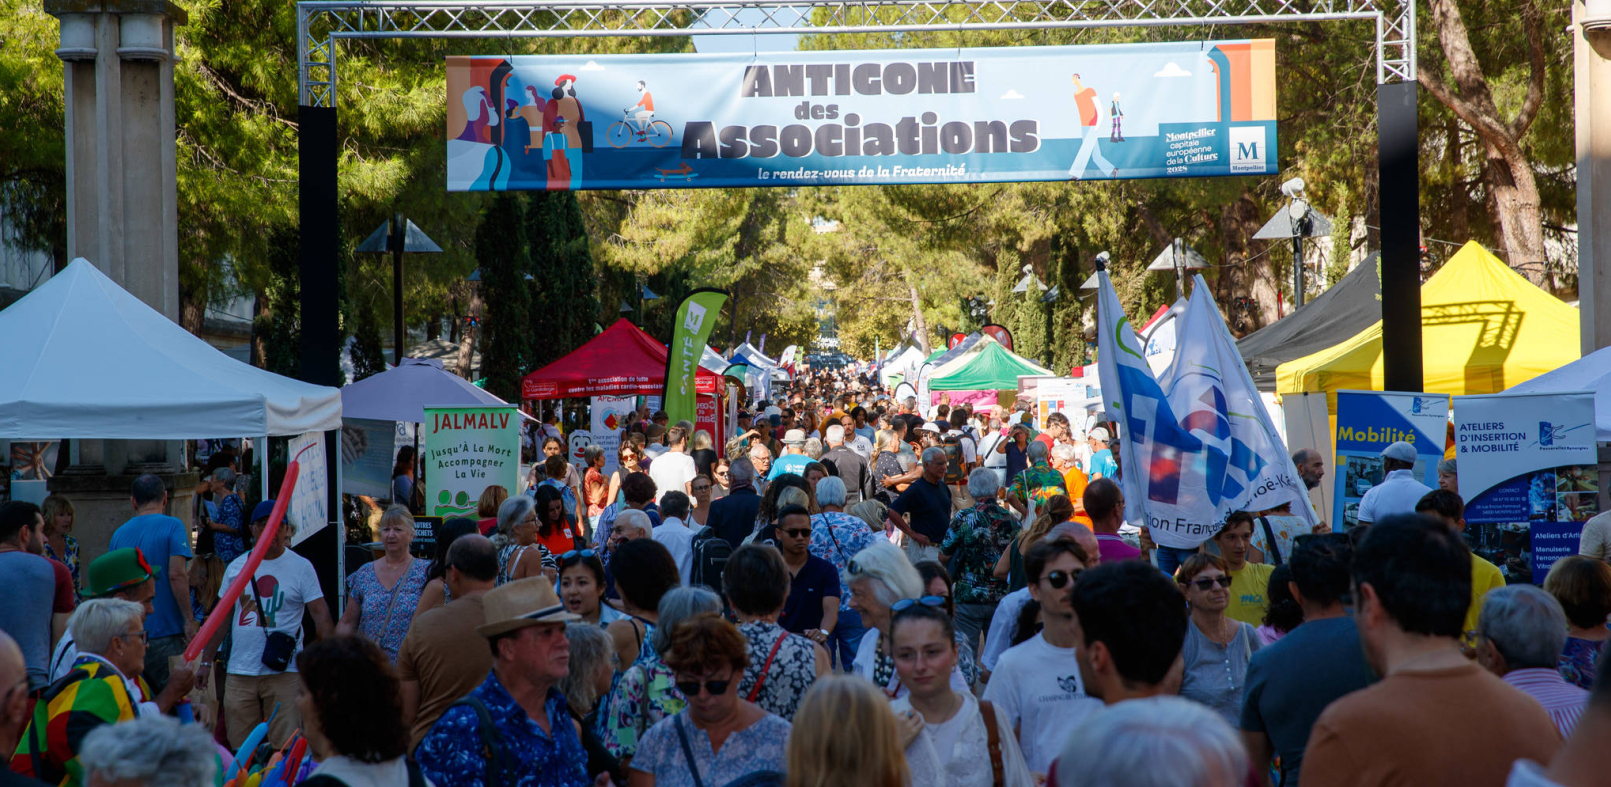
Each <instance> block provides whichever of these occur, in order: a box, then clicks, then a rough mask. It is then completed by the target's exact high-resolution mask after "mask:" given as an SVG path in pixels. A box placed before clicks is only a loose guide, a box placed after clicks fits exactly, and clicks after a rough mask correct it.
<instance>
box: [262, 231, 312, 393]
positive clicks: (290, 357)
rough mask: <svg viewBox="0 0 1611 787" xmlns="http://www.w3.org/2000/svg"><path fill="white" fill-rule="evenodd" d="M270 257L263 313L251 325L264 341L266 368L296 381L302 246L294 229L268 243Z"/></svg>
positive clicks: (299, 354) (299, 356)
mask: <svg viewBox="0 0 1611 787" xmlns="http://www.w3.org/2000/svg"><path fill="white" fill-rule="evenodd" d="M266 240H267V242H268V248H269V255H268V265H266V266H265V270H264V274H265V283H264V286H263V294H262V295H260V296H258V297H259V298H260V299H261V300H262V302H263V304H264V307H265V308H264V310H263V311H264V313H263V314H260V315H259V316H258V317H257V319H256V320H254V321H253V323H252V333H253V334H255V335H257V336H259V337H261V338H262V341H263V368H265V369H267V370H269V371H271V372H274V373H275V374H283V375H285V376H287V377H296V376H297V375H298V373H299V372H300V371H301V369H302V332H301V327H300V326H301V319H300V317H299V312H298V306H299V305H300V303H301V301H302V287H301V284H300V281H301V279H300V277H299V276H298V275H297V265H298V263H299V260H300V258H301V251H300V250H301V248H302V244H301V241H300V240H299V236H298V235H297V231H296V228H295V227H292V226H289V225H284V224H282V225H279V226H276V227H274V228H273V229H272V230H270V232H269V236H268V238H267V239H266Z"/></svg>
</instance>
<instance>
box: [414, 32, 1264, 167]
mask: <svg viewBox="0 0 1611 787" xmlns="http://www.w3.org/2000/svg"><path fill="white" fill-rule="evenodd" d="M447 93H448V94H447V97H446V98H447V140H448V141H447V145H448V155H447V159H448V163H447V180H448V189H449V190H450V191H503V190H536V189H620V188H701V187H748V186H781V187H796V186H800V185H835V184H846V185H857V184H894V183H961V182H1003V181H1037V180H1047V181H1058V180H1062V181H1070V180H1113V179H1132V178H1158V177H1213V176H1225V175H1244V174H1246V175H1257V174H1269V173H1274V172H1277V171H1279V163H1278V161H1277V155H1276V151H1277V148H1276V122H1275V106H1276V101H1275V43H1274V41H1273V40H1269V39H1256V40H1232V41H1219V42H1213V43H1210V44H1207V45H1205V44H1204V43H1203V42H1196V41H1194V42H1185V43H1145V44H1114V45H1099V46H1066V47H1000V48H983V49H936V50H922V49H908V50H884V51H843V52H832V51H829V52H768V53H761V54H759V55H748V54H652V55H597V56H593V57H588V56H585V55H578V56H573V55H553V56H547V55H544V56H536V55H533V56H507V57H499V56H474V57H449V58H447ZM1120 96H1123V99H1124V103H1123V108H1122V109H1121V108H1120ZM1109 97H1111V98H1109ZM616 113H620V114H619V115H617V114H616Z"/></svg>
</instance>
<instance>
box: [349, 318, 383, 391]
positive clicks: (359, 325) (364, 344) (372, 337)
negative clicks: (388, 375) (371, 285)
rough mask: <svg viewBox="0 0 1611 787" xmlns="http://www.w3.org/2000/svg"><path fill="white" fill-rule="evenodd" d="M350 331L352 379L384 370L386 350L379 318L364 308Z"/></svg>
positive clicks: (369, 375) (356, 379) (365, 376)
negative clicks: (381, 335)
mask: <svg viewBox="0 0 1611 787" xmlns="http://www.w3.org/2000/svg"><path fill="white" fill-rule="evenodd" d="M354 322H355V324H354V326H353V332H352V350H351V352H350V355H351V356H352V381H353V382H358V381H359V380H362V379H365V378H367V377H373V376H375V375H377V374H380V373H381V372H384V371H386V351H385V350H384V349H383V348H382V345H381V338H380V318H379V317H377V316H376V315H375V313H374V312H373V311H370V310H368V309H365V310H363V311H361V312H359V313H358V317H357V319H356V320H355V321H354Z"/></svg>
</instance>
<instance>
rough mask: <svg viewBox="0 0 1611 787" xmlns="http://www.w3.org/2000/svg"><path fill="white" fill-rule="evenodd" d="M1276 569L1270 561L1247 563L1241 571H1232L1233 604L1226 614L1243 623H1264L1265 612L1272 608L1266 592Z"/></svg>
mask: <svg viewBox="0 0 1611 787" xmlns="http://www.w3.org/2000/svg"><path fill="white" fill-rule="evenodd" d="M1274 571H1275V566H1272V565H1269V564H1268V563H1247V564H1244V565H1243V566H1242V569H1241V570H1240V571H1233V572H1231V605H1230V606H1229V607H1226V608H1225V614H1226V615H1227V616H1229V617H1231V618H1232V619H1235V620H1240V621H1242V622H1243V623H1251V624H1253V625H1255V626H1262V625H1264V612H1265V611H1266V610H1268V609H1269V608H1270V600H1269V598H1268V597H1267V596H1266V595H1265V593H1266V590H1267V588H1269V586H1270V574H1271V573H1273V572H1274Z"/></svg>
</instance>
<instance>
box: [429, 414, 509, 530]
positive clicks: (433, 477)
mask: <svg viewBox="0 0 1611 787" xmlns="http://www.w3.org/2000/svg"><path fill="white" fill-rule="evenodd" d="M420 431H421V437H420V453H421V454H422V455H423V456H424V457H425V462H424V466H425V478H424V481H423V483H424V484H425V512H426V514H428V515H430V516H439V517H444V518H447V517H456V516H471V517H473V516H475V515H476V504H477V503H478V502H479V500H480V498H481V493H482V492H483V491H486V488H487V487H488V486H491V485H493V484H497V485H500V486H502V487H503V488H504V489H507V490H509V493H510V494H518V493H519V492H520V489H521V487H520V414H519V412H518V411H517V410H516V406H515V405H512V404H509V405H477V406H470V407H426V408H425V423H424V424H421V428H420Z"/></svg>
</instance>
